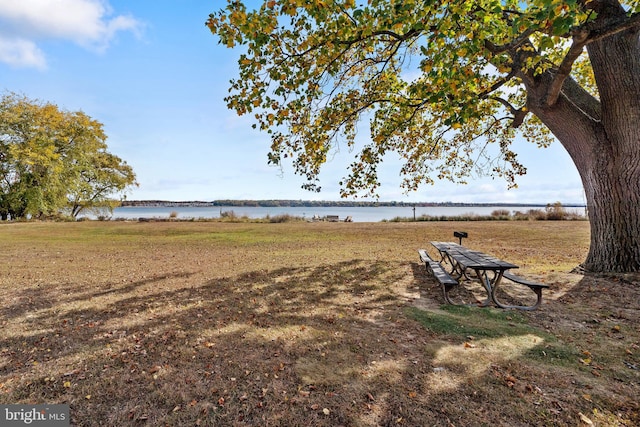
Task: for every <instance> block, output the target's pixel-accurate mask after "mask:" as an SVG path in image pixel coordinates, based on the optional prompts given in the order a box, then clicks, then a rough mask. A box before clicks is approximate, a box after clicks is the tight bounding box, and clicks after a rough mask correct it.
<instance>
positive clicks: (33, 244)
mask: <svg viewBox="0 0 640 427" xmlns="http://www.w3.org/2000/svg"><path fill="white" fill-rule="evenodd" d="M454 230H462V231H467V232H468V233H469V238H468V239H466V240H465V241H464V242H463V243H464V244H465V245H467V246H469V247H472V248H475V249H479V250H481V251H484V252H488V253H491V254H494V255H496V256H498V257H500V258H504V259H506V260H508V261H511V262H513V263H515V264H518V265H519V266H520V269H519V271H518V274H519V275H521V276H525V277H527V278H529V279H532V280H537V281H542V282H545V283H547V284H549V285H550V286H551V289H549V290H547V291H546V292H545V296H544V301H543V304H542V306H541V307H540V309H539V310H537V311H534V312H521V311H504V310H498V309H493V308H468V307H452V306H444V305H443V302H444V300H443V296H442V291H441V290H440V288H439V286H438V284H437V282H435V281H434V280H433V279H431V278H430V277H428V275H427V274H426V272H425V269H424V265H422V264H420V263H419V257H418V253H417V249H418V248H425V249H429V250H430V252H432V251H431V249H430V247H429V244H428V242H429V241H430V240H453V231H454ZM588 244H589V228H588V223H587V222H585V221H562V222H555V221H554V222H552V221H490V222H418V223H283V224H258V223H218V222H147V223H138V222H80V223H17V224H2V225H0V254H1V257H2V262H1V263H0V301H1V302H2V304H1V305H0V311H1V315H0V403H2V404H8V403H47V404H54V403H63V404H69V405H70V408H71V411H70V414H71V418H72V425H78V426H129V425H132V426H137V425H140V426H143V425H148V426H163V425H169V426H396V425H398V426H426V425H437V426H440V425H442V426H453V425H455V426H481V425H487V426H532V425H535V426H545V425H548V426H558V425H566V426H576V425H585V426H588V425H598V426H619V425H626V426H632V425H640V404H639V400H638V396H640V322H639V314H640V286H639V285H640V275H616V276H603V275H597V276H595V275H582V274H578V273H571V270H572V269H573V268H574V267H576V266H577V265H578V264H579V263H580V262H582V260H583V259H584V257H585V256H586V252H587V250H588Z"/></svg>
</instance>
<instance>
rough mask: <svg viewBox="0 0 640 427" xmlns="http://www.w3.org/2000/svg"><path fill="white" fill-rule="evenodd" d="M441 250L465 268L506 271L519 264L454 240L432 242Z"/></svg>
mask: <svg viewBox="0 0 640 427" xmlns="http://www.w3.org/2000/svg"><path fill="white" fill-rule="evenodd" d="M431 244H432V245H433V246H434V247H435V248H436V249H437V250H438V251H439V252H440V253H445V254H447V256H449V257H450V258H451V259H453V260H454V261H455V262H457V263H458V264H460V265H461V266H462V267H463V268H465V269H467V268H471V269H474V270H494V271H504V270H509V269H511V268H518V266H517V265H515V264H512V263H510V262H507V261H503V260H501V259H499V258H496V257H494V256H491V255H488V254H485V253H484V252H480V251H476V250H473V249H469V248H466V247H464V246H462V245H459V244H457V243H453V242H431Z"/></svg>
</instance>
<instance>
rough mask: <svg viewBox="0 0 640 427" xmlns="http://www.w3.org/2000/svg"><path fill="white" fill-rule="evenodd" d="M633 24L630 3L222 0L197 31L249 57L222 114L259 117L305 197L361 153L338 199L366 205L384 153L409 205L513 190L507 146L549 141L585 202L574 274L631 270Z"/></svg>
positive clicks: (639, 134) (637, 65)
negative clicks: (476, 180)
mask: <svg viewBox="0 0 640 427" xmlns="http://www.w3.org/2000/svg"><path fill="white" fill-rule="evenodd" d="M639 11H640V1H638V0H630V1H625V2H620V1H617V0H572V1H560V0H532V1H519V0H502V1H498V0H479V1H477V0H476V1H465V0H460V1H440V2H436V1H428V0H366V1H365V0H359V2H358V4H357V3H356V0H265V1H263V2H262V3H261V6H260V7H259V9H257V10H249V9H247V7H246V5H245V2H243V1H237V0H228V5H227V6H226V8H225V9H223V10H219V11H218V12H216V13H213V14H211V15H210V17H209V20H208V22H207V25H208V26H209V28H210V29H211V31H212V32H213V33H214V34H216V35H217V36H218V38H219V41H220V42H221V43H222V44H223V45H225V46H227V47H229V48H233V47H235V46H237V45H243V46H244V48H245V50H244V51H243V52H244V53H243V54H242V55H241V56H240V59H239V62H238V65H239V77H238V78H236V79H234V80H232V81H231V89H230V91H231V94H230V95H229V96H228V97H227V98H226V101H227V104H228V106H229V107H230V108H233V109H235V110H236V111H237V112H238V113H239V114H249V113H254V114H255V118H256V122H257V123H256V125H257V126H259V128H260V129H262V130H266V131H267V132H268V133H269V134H270V135H271V138H272V146H271V152H270V153H269V161H270V162H272V163H275V164H281V162H282V161H283V159H285V158H292V159H293V163H294V166H295V168H296V172H297V173H300V174H302V175H304V176H306V177H307V179H308V181H307V184H306V185H305V186H306V187H307V188H309V189H315V190H318V189H319V187H318V186H317V184H318V173H319V171H320V167H321V165H322V164H323V163H324V162H325V161H326V160H327V158H328V156H329V155H330V153H332V152H333V151H336V150H337V149H338V148H339V147H340V145H339V144H342V145H346V147H347V148H348V149H349V150H353V151H355V152H356V153H357V154H356V155H355V158H354V161H353V163H352V164H351V167H350V171H349V174H348V176H347V177H346V178H345V179H344V180H343V181H342V183H341V184H342V192H343V195H344V196H347V195H355V194H358V193H360V192H362V191H368V192H369V193H370V194H375V192H376V188H377V187H378V186H379V180H378V176H377V166H378V165H379V164H380V162H382V161H383V159H384V157H385V155H386V154H387V153H389V152H397V153H399V154H400V156H402V158H403V159H404V165H403V167H402V169H401V173H402V175H403V176H404V180H403V187H405V188H406V189H407V190H414V189H416V188H417V187H418V185H420V184H423V183H433V181H434V179H435V178H440V179H449V180H452V181H455V182H465V180H466V179H467V178H468V177H469V176H471V175H474V174H478V173H489V174H493V175H497V176H501V177H504V178H505V179H506V180H507V182H508V184H509V185H511V186H515V179H516V178H517V176H518V175H521V174H524V173H525V172H526V168H525V167H524V165H523V164H521V163H520V160H519V159H518V157H517V155H516V153H514V152H513V151H512V149H511V148H510V147H511V142H512V141H513V140H514V138H515V137H516V136H518V135H521V136H523V137H524V138H526V139H527V140H529V141H531V142H532V143H534V144H537V145H538V146H541V147H544V146H547V145H548V144H549V143H551V141H552V139H553V137H555V138H556V139H557V140H558V141H559V142H560V143H561V144H562V145H563V146H564V148H565V149H566V150H567V152H568V153H569V155H570V156H571V158H572V159H573V161H574V163H575V165H576V167H577V170H578V172H579V173H580V176H581V178H582V182H583V186H584V190H585V193H586V198H587V203H588V208H589V219H590V223H591V231H592V233H591V236H592V237H591V245H590V251H589V254H588V256H587V259H586V261H585V268H586V269H587V270H591V271H638V270H640V244H638V241H639V240H640V239H639V236H640V188H639V187H640V145H639V141H640V127H639V126H638V122H639V120H640V40H639V37H638V28H639V27H640V14H639V13H638V12H639ZM362 119H368V120H369V124H370V133H371V135H370V142H369V143H367V144H360V143H359V142H358V141H357V140H356V133H357V130H358V127H357V125H358V123H359V121H360V120H362Z"/></svg>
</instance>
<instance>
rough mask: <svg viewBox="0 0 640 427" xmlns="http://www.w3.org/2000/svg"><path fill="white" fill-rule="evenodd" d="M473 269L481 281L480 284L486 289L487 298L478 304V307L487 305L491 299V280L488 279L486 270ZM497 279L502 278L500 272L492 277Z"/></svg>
mask: <svg viewBox="0 0 640 427" xmlns="http://www.w3.org/2000/svg"><path fill="white" fill-rule="evenodd" d="M474 270H475V272H476V276H477V277H478V280H480V283H482V286H483V287H484V289H485V291H487V299H486V300H484V302H482V303H481V304H480V307H487V306H489V305H490V304H491V301H492V300H493V286H492V283H491V280H490V279H489V276H488V274H487V270H479V269H474ZM499 279H502V273H499V274H498V276H497V277H495V278H494V280H499Z"/></svg>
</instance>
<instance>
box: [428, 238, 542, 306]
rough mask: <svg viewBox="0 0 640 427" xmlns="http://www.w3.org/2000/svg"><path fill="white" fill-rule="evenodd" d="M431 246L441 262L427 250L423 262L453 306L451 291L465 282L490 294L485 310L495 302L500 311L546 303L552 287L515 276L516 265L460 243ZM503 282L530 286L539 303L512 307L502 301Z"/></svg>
mask: <svg viewBox="0 0 640 427" xmlns="http://www.w3.org/2000/svg"><path fill="white" fill-rule="evenodd" d="M456 237H459V236H456ZM465 237H466V236H465ZM431 245H432V246H433V247H434V248H436V249H437V251H438V253H439V254H440V257H441V259H440V261H435V260H434V259H433V258H431V257H430V256H429V254H428V253H427V251H426V250H425V249H418V254H419V255H420V261H421V262H423V263H424V264H425V267H426V269H427V271H428V272H429V273H430V274H432V275H433V277H434V278H435V279H436V280H437V281H438V282H439V283H440V285H442V288H443V291H444V299H445V301H446V302H447V303H449V304H455V303H454V302H453V300H452V298H451V295H450V292H451V291H452V290H453V289H454V288H455V287H456V286H458V285H460V284H461V282H462V281H463V279H466V280H479V281H480V283H481V284H482V286H483V288H484V289H485V291H486V293H487V298H486V300H485V301H484V302H482V303H481V304H480V305H481V306H483V307H485V306H488V305H489V304H491V303H492V302H493V303H494V304H495V305H496V306H498V307H500V308H513V309H520V310H535V309H536V308H538V307H539V306H540V304H541V303H542V290H543V289H545V288H548V287H549V286H548V285H545V284H543V283H537V282H533V281H530V280H527V279H524V278H522V277H520V276H517V275H515V274H513V273H511V272H510V271H509V270H511V269H514V268H518V266H517V265H515V264H512V263H510V262H507V261H503V260H501V259H499V258H496V257H494V256H491V255H488V254H485V253H483V252H480V251H476V250H472V249H469V248H466V247H464V246H462V245H460V244H458V243H454V242H431ZM443 262H444V263H446V264H448V265H449V267H450V271H447V270H446V269H445V267H444V266H443V264H442V263H443ZM503 279H507V280H509V281H511V282H514V283H518V284H520V285H524V286H527V287H528V288H529V289H531V290H532V291H533V292H534V293H535V295H536V302H535V303H534V304H531V305H510V304H506V303H504V302H502V301H500V299H499V298H498V295H497V290H498V287H499V286H500V285H501V283H502V281H503Z"/></svg>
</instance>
